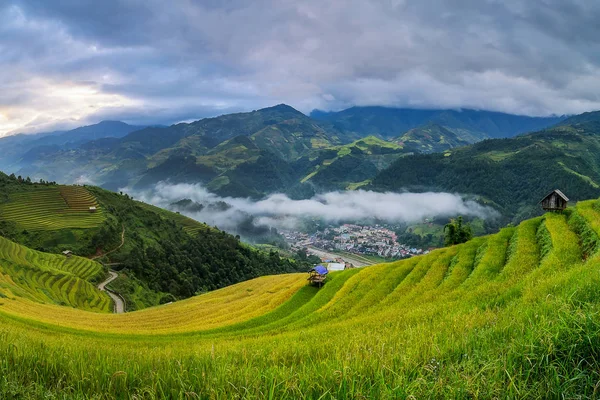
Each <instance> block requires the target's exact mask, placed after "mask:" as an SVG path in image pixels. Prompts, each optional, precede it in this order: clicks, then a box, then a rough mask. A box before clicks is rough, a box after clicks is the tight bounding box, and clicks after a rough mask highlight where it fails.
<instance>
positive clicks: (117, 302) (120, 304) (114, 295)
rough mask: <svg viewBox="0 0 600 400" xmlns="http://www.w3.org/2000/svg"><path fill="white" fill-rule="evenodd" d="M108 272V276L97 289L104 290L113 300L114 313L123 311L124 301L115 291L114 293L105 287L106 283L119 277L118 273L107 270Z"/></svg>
mask: <svg viewBox="0 0 600 400" xmlns="http://www.w3.org/2000/svg"><path fill="white" fill-rule="evenodd" d="M108 274H109V277H108V278H107V279H106V280H105V281H104V282H102V283H100V284H99V285H98V289H100V290H101V291H103V292H106V293H107V294H108V295H109V296H110V298H111V299H113V301H114V302H115V309H114V311H115V313H117V314H122V313H124V312H125V302H124V301H123V299H122V298H121V296H119V295H118V294H117V293H114V292H113V291H112V290H110V289H106V285H108V284H109V283H111V282H112V281H114V280H115V279H117V278H118V277H119V274H117V273H116V272H114V271H108Z"/></svg>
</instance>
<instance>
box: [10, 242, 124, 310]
mask: <svg viewBox="0 0 600 400" xmlns="http://www.w3.org/2000/svg"><path fill="white" fill-rule="evenodd" d="M102 273H103V271H102V266H101V265H100V264H98V263H96V262H93V261H91V260H88V259H87V258H82V257H76V256H73V257H69V258H67V257H65V256H62V255H55V254H48V253H41V252H38V251H35V250H31V249H28V248H26V247H24V246H20V245H18V244H16V243H14V242H11V241H9V240H6V239H4V238H2V237H0V298H3V299H9V300H6V303H5V305H6V306H7V307H6V309H7V310H8V309H11V305H13V306H17V308H19V307H21V306H22V305H23V304H29V305H31V306H34V307H37V306H41V305H42V303H43V304H53V305H63V306H69V307H75V308H77V309H80V310H89V311H98V312H108V311H110V310H111V307H112V300H110V298H109V297H108V296H107V295H106V294H105V293H103V292H100V291H98V290H97V289H96V288H95V286H94V285H92V284H91V283H90V282H88V280H89V279H91V278H94V277H96V276H98V275H100V274H102ZM57 309H63V308H61V307H58V308H57Z"/></svg>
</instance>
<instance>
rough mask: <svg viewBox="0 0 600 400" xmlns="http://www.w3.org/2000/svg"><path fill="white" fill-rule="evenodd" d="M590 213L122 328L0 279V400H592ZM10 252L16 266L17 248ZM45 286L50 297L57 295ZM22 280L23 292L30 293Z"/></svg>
mask: <svg viewBox="0 0 600 400" xmlns="http://www.w3.org/2000/svg"><path fill="white" fill-rule="evenodd" d="M599 207H600V206H598V203H597V202H596V201H591V202H583V203H580V204H579V205H578V206H577V207H576V208H575V209H572V210H569V212H567V213H564V214H547V215H545V216H544V217H540V218H536V219H532V220H527V221H525V222H523V223H521V224H520V225H519V226H517V227H509V228H505V229H502V230H501V231H500V232H499V233H497V234H495V235H490V236H486V237H478V238H475V239H473V240H471V241H469V242H467V243H464V244H461V245H456V246H452V247H449V248H444V249H439V250H435V251H433V252H431V253H430V254H427V255H425V256H420V257H413V258H411V259H408V260H402V261H397V262H393V263H387V264H380V265H376V266H371V267H366V268H361V269H352V270H347V271H342V272H338V273H332V274H330V276H329V277H328V278H327V283H326V284H325V285H324V287H323V288H321V289H318V288H314V287H311V286H307V285H306V284H305V282H306V276H305V275H303V274H298V275H283V276H273V277H267V278H260V279H257V280H253V281H248V282H245V283H242V284H238V285H235V286H231V287H228V288H225V289H221V290H219V291H215V292H211V293H208V294H204V295H201V296H198V297H196V298H193V299H189V300H185V301H181V302H177V303H174V304H170V305H166V306H160V307H155V308H150V309H146V310H142V311H138V312H133V313H128V314H125V315H110V314H105V313H104V314H103V313H91V312H83V311H79V310H74V309H73V308H66V307H59V306H56V305H54V304H57V302H56V301H55V302H50V301H48V300H45V299H44V300H42V299H41V298H38V300H37V301H38V302H39V303H32V302H31V301H30V300H29V298H28V297H20V296H19V295H18V294H15V293H13V292H11V291H10V290H7V289H6V287H5V286H6V285H7V283H6V282H9V281H10V280H11V279H16V281H18V280H19V279H18V277H17V278H14V277H13V273H14V272H13V271H12V270H10V268H7V269H4V270H3V271H4V272H3V274H4V275H2V277H3V281H1V282H2V285H4V286H0V293H2V294H3V295H2V296H0V303H1V304H3V305H0V354H1V355H2V356H1V357H0V393H1V394H3V395H4V398H41V397H50V398H52V397H54V398H82V399H83V398H176V399H187V398H202V399H218V398H249V399H263V398H284V399H286V398H287V399H297V398H307V399H309V398H310V399H318V398H323V399H333V398H336V399H340V398H381V399H395V398H409V397H412V398H589V397H594V396H596V395H597V391H596V388H597V387H598V384H597V382H599V381H600V372H599V371H600V291H599V290H598V287H600V255H599V254H598V252H597V251H596V249H597V245H598V235H599V234H600V222H599V221H600V211H599V210H598V208H599ZM5 247H7V248H8V247H9V246H8V245H6V246H5ZM25 252H26V250H25ZM9 253H10V254H15V255H14V256H13V259H15V260H17V259H18V260H20V258H19V257H20V256H18V255H19V254H21V251H20V250H11V251H10V252H9ZM37 257H38V258H37V259H36V260H38V259H39V260H41V259H42V256H41V255H38V256H37ZM31 260H32V261H30V262H31V263H34V261H33V259H31ZM19 262H21V263H22V262H23V261H19ZM46 264H48V263H47V262H46ZM1 265H4V264H1ZM3 268H4V267H3ZM70 268H71V270H72V271H80V272H77V273H79V274H82V275H83V276H87V272H82V271H85V270H84V269H82V268H81V267H75V266H73V267H70ZM71 270H70V271H71ZM15 276H16V275H15ZM47 281H48V282H47V283H44V286H43V287H44V288H46V290H48V291H51V292H52V291H54V290H59V291H63V292H65V291H66V289H64V288H68V287H69V286H68V285H67V284H63V283H61V282H62V281H61V280H60V279H56V280H51V279H48V280H47ZM28 282H31V283H30V287H29V289H28V290H33V291H35V290H37V289H36V288H37V286H36V285H37V282H39V280H35V279H31V280H29V281H28ZM40 288H41V287H40ZM13 298H14V300H13ZM42 303H44V304H42ZM45 303H49V304H45ZM39 310H44V312H40V311H39Z"/></svg>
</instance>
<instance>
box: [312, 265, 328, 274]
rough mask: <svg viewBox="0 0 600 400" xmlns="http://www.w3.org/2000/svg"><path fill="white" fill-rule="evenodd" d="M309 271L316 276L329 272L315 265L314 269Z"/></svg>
mask: <svg viewBox="0 0 600 400" xmlns="http://www.w3.org/2000/svg"><path fill="white" fill-rule="evenodd" d="M311 271H315V272H316V273H317V274H320V275H327V273H328V272H329V271H327V268H325V267H324V266H322V265H317V266H316V267H314V268H313V269H311Z"/></svg>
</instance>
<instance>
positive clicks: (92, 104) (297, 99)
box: [0, 0, 600, 135]
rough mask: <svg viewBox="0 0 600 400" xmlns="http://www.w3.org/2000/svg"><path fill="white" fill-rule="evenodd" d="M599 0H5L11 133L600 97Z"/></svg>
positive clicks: (1, 60) (574, 103) (1, 97)
mask: <svg viewBox="0 0 600 400" xmlns="http://www.w3.org/2000/svg"><path fill="white" fill-rule="evenodd" d="M599 20H600V2H599V1H597V0H523V1H520V0H446V1H442V0H379V1H376V0H327V1H323V0H308V1H303V0H254V1H246V0H170V1H164V0H102V1H97V0H60V1H59V0H0V135H5V134H8V133H9V132H12V133H15V132H26V131H27V132H30V131H40V130H49V129H54V128H63V127H73V126H79V125H82V124H85V123H93V122H98V121H100V120H102V119H119V120H124V121H126V122H129V123H134V124H150V123H165V124H168V123H173V122H179V121H185V120H193V119H199V118H202V117H206V116H213V115H217V114H223V113H227V112H231V111H250V110H253V109H257V108H261V107H265V106H270V105H274V104H277V103H282V102H283V103H287V104H290V105H292V106H293V107H296V108H297V109H299V110H301V111H303V112H309V111H310V110H312V109H313V108H320V109H328V110H337V109H341V108H345V107H348V106H352V105H388V106H402V107H411V108H459V107H463V108H476V109H488V110H495V111H504V112H510V113H518V114H527V115H549V114H571V113H579V112H583V111H590V110H597V109H600V98H599V96H600V73H599V72H600V71H599V67H600V40H598V38H599V37H600V24H598V22H597V21H599Z"/></svg>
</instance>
